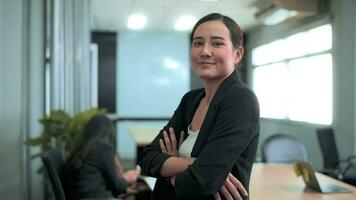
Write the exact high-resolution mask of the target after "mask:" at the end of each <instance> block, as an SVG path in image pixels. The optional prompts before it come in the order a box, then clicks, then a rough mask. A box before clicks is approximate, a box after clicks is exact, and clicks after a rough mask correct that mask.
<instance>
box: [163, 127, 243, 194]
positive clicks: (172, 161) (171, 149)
mask: <svg viewBox="0 0 356 200" xmlns="http://www.w3.org/2000/svg"><path fill="white" fill-rule="evenodd" d="M183 135H184V133H183V131H182V132H181V133H180V137H179V138H180V139H179V142H178V143H177V140H176V137H175V133H174V130H173V128H169V133H167V131H163V138H161V139H160V140H159V144H160V148H161V151H162V152H163V153H167V154H170V155H172V157H170V158H168V159H167V160H166V161H165V162H164V163H163V165H162V166H161V168H160V171H159V173H160V175H161V176H164V177H170V181H171V183H172V185H175V177H176V176H177V175H178V174H180V173H182V172H183V171H185V170H186V169H187V168H188V166H189V165H191V164H193V163H194V161H195V160H196V158H183V157H179V152H178V151H179V147H180V145H181V144H182V142H183V140H184V136H183ZM220 193H221V194H222V195H223V196H224V197H225V198H226V199H227V200H236V199H242V198H241V194H242V195H244V196H247V195H248V194H247V191H246V189H245V188H244V187H243V185H242V184H241V182H240V181H239V180H238V179H236V178H235V177H234V176H233V175H232V174H231V173H229V175H228V177H227V178H226V181H225V183H224V185H222V186H221V188H220ZM220 193H219V192H217V193H215V194H214V197H215V199H216V200H220V199H221V196H220Z"/></svg>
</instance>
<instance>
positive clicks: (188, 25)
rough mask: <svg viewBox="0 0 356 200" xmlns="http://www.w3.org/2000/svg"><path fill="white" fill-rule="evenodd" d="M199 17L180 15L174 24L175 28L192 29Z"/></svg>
mask: <svg viewBox="0 0 356 200" xmlns="http://www.w3.org/2000/svg"><path fill="white" fill-rule="evenodd" d="M196 21H197V19H196V18H195V17H192V16H182V17H180V18H179V19H178V20H177V22H176V24H175V25H174V29H175V30H177V31H190V30H191V29H192V28H193V26H194V24H195V22H196Z"/></svg>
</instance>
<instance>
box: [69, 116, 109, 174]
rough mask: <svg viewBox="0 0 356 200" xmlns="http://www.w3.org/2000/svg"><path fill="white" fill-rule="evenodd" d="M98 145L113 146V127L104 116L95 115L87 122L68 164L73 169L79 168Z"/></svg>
mask: <svg viewBox="0 0 356 200" xmlns="http://www.w3.org/2000/svg"><path fill="white" fill-rule="evenodd" d="M99 144H107V145H109V146H111V147H113V146H114V126H113V124H112V122H111V121H110V119H109V118H108V117H107V116H105V115H96V116H94V117H92V118H91V119H90V120H89V122H88V123H87V125H86V126H85V129H84V135H83V138H82V140H81V142H80V144H79V145H78V146H77V148H76V149H74V151H73V152H72V153H71V155H70V156H69V159H68V162H69V163H70V164H71V165H72V166H74V167H75V168H79V167H80V166H81V164H82V160H83V159H84V158H85V157H86V156H87V155H88V154H89V153H90V152H91V151H93V150H94V149H95V148H96V147H97V145H99Z"/></svg>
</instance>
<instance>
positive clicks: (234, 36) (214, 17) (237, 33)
mask: <svg viewBox="0 0 356 200" xmlns="http://www.w3.org/2000/svg"><path fill="white" fill-rule="evenodd" d="M208 21H221V22H222V23H223V24H225V26H226V28H227V29H228V30H229V32H230V39H231V42H232V45H233V47H234V48H235V49H237V48H239V47H242V46H243V42H244V41H243V34H242V31H241V28H240V26H239V25H238V24H237V23H236V22H235V21H234V20H233V19H231V18H230V17H228V16H225V15H222V14H220V13H211V14H208V15H206V16H204V17H203V18H201V19H200V20H199V21H198V22H197V23H196V24H195V25H194V27H193V30H192V33H191V36H190V43H192V42H193V36H194V33H195V31H196V29H197V28H198V26H200V25H201V24H202V23H204V22H208Z"/></svg>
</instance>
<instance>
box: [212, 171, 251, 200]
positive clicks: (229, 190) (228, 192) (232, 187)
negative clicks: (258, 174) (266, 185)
mask: <svg viewBox="0 0 356 200" xmlns="http://www.w3.org/2000/svg"><path fill="white" fill-rule="evenodd" d="M220 193H221V194H222V195H223V196H224V197H225V199H227V200H240V199H242V198H241V195H240V194H242V195H244V196H247V195H248V193H247V191H246V189H245V188H244V186H243V185H242V184H241V182H240V181H239V180H238V179H237V178H236V177H234V176H233V175H232V174H231V173H229V175H228V177H227V178H226V181H225V183H224V185H223V186H222V187H221V189H220ZM214 197H215V200H221V197H220V194H219V192H217V193H216V194H215V195H214Z"/></svg>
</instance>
